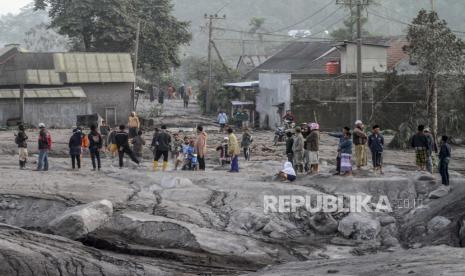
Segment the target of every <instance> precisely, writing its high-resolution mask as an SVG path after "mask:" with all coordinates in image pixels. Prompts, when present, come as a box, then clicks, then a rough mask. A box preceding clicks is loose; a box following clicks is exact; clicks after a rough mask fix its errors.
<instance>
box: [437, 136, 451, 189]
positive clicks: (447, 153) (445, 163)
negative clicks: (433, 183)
mask: <svg viewBox="0 0 465 276" xmlns="http://www.w3.org/2000/svg"><path fill="white" fill-rule="evenodd" d="M441 140H442V144H441V149H440V150H439V173H440V174H441V179H442V184H443V185H444V186H447V187H448V188H449V161H450V157H451V147H450V145H449V143H447V141H448V140H449V137H447V136H442V139H441Z"/></svg>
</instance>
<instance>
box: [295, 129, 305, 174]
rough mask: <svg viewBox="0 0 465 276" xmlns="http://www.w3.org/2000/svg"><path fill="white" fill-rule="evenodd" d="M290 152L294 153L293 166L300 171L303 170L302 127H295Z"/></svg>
mask: <svg viewBox="0 0 465 276" xmlns="http://www.w3.org/2000/svg"><path fill="white" fill-rule="evenodd" d="M292 152H293V153H294V166H295V168H296V170H297V171H298V172H300V173H303V171H304V136H302V129H301V128H300V127H296V128H295V137H294V143H293V145H292Z"/></svg>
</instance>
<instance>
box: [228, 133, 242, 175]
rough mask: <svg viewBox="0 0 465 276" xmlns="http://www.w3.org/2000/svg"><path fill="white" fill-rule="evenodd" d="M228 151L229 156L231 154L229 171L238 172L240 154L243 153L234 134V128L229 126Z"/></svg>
mask: <svg viewBox="0 0 465 276" xmlns="http://www.w3.org/2000/svg"><path fill="white" fill-rule="evenodd" d="M228 151H229V156H231V170H230V171H229V172H232V173H238V172H239V154H241V150H240V148H239V143H238V142H237V137H236V135H235V134H234V130H233V129H232V128H228Z"/></svg>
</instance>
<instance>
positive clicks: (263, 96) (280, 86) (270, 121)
mask: <svg viewBox="0 0 465 276" xmlns="http://www.w3.org/2000/svg"><path fill="white" fill-rule="evenodd" d="M259 81H260V89H259V92H258V94H257V97H256V103H255V104H256V110H257V112H258V113H259V117H260V127H262V128H267V127H269V128H272V129H275V128H276V125H280V124H281V118H280V117H281V116H280V115H279V114H278V108H277V107H276V105H278V104H281V103H284V105H285V107H284V110H286V109H290V105H291V85H290V74H287V73H284V74H283V73H260V74H259Z"/></svg>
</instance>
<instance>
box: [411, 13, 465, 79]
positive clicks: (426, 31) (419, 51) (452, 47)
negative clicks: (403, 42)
mask: <svg viewBox="0 0 465 276" xmlns="http://www.w3.org/2000/svg"><path fill="white" fill-rule="evenodd" d="M407 40H408V42H409V47H408V48H407V51H408V53H409V54H410V57H411V58H412V60H414V61H415V62H416V63H417V64H418V66H419V68H420V70H421V71H422V72H423V73H424V74H425V75H428V76H433V77H435V76H437V75H438V74H440V73H442V74H447V73H451V72H461V71H462V69H461V68H462V66H463V51H464V49H465V44H464V42H463V41H462V40H461V39H459V38H458V37H457V36H456V35H455V34H454V33H453V32H452V31H451V30H450V29H449V27H448V26H447V23H446V21H444V20H440V19H439V17H438V15H437V13H436V12H427V11H425V10H420V12H419V13H418V16H417V17H416V18H415V19H414V20H413V21H412V24H411V25H410V26H409V28H408V33H407Z"/></svg>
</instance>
